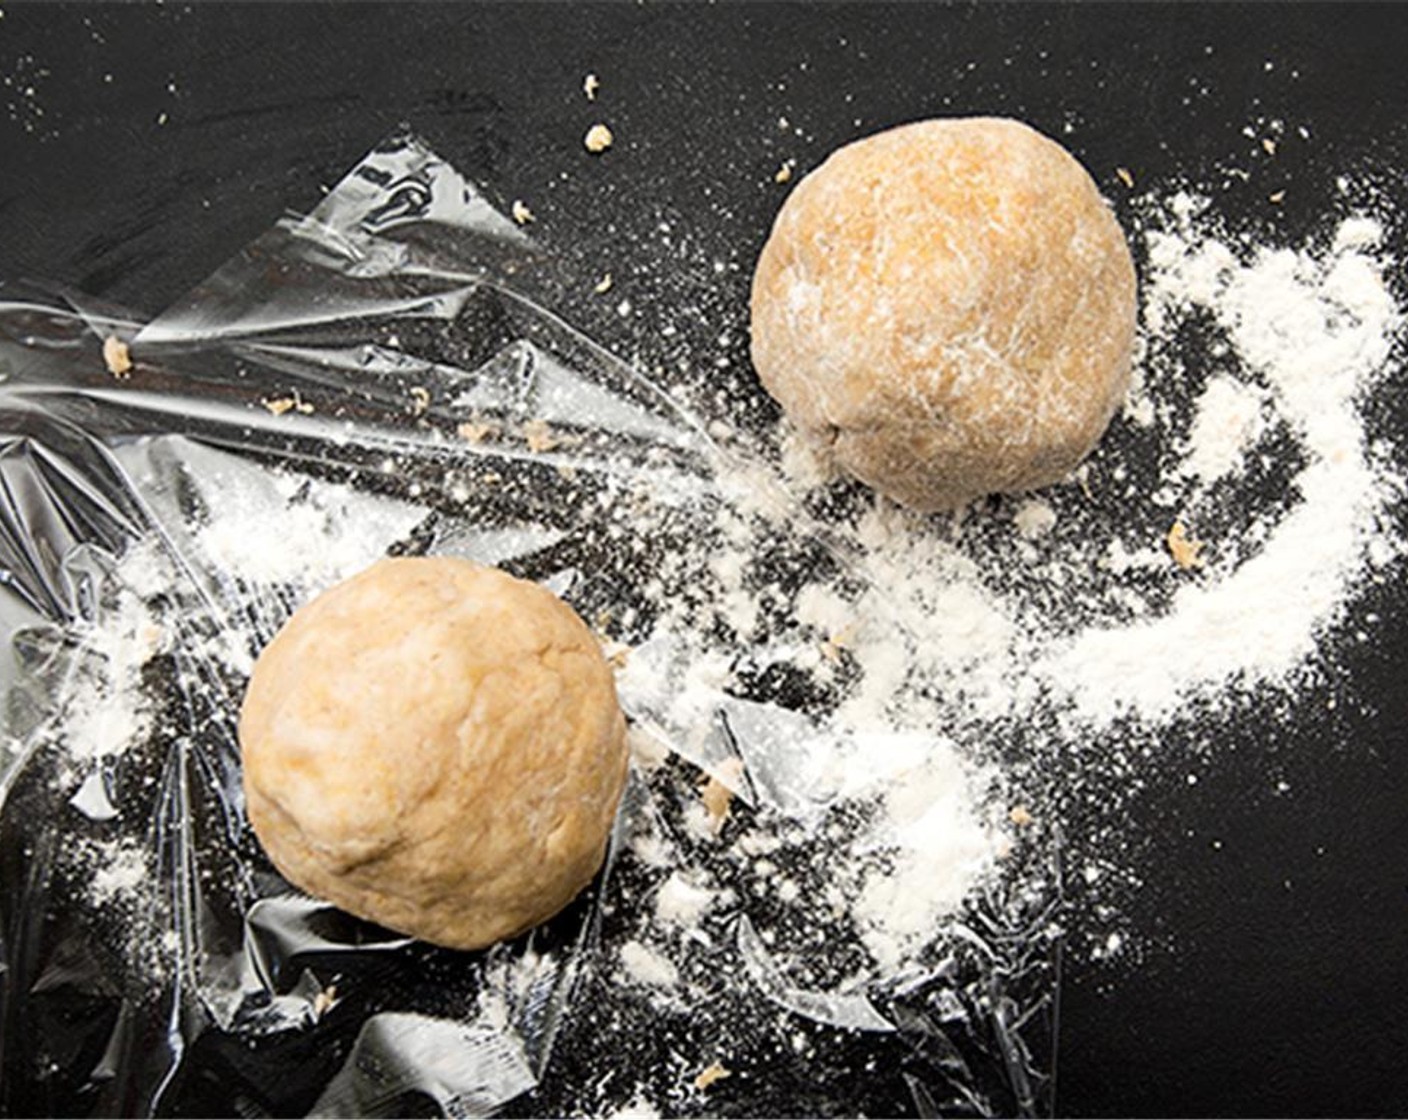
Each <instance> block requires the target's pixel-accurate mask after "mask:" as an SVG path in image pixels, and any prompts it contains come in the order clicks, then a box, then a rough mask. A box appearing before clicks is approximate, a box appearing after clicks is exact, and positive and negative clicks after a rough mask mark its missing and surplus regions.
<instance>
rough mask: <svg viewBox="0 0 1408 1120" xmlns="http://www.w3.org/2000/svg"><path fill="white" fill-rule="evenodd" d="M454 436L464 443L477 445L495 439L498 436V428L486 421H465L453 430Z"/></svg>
mask: <svg viewBox="0 0 1408 1120" xmlns="http://www.w3.org/2000/svg"><path fill="white" fill-rule="evenodd" d="M455 434H456V435H458V436H459V437H460V439H462V440H464V441H465V442H466V443H474V444H479V443H483V442H484V441H485V440H488V439H493V438H495V437H496V436H497V435H498V434H499V426H498V425H497V424H493V423H490V422H489V421H487V420H466V421H465V422H464V423H463V424H461V425H460V426H459V427H458V428H456V429H455Z"/></svg>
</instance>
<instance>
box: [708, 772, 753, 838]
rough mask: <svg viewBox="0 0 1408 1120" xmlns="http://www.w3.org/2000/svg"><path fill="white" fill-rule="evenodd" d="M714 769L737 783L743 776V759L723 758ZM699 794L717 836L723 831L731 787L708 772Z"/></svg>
mask: <svg viewBox="0 0 1408 1120" xmlns="http://www.w3.org/2000/svg"><path fill="white" fill-rule="evenodd" d="M715 769H716V770H717V771H718V774H722V775H723V776H724V777H725V778H728V779H729V780H730V781H731V782H732V783H734V784H737V782H738V780H739V779H740V778H741V777H742V776H743V759H741V758H728V759H725V760H724V761H723V762H721V763H719V765H718V766H717V767H715ZM699 796H700V799H701V800H702V801H703V802H704V808H705V810H706V811H707V812H708V814H709V820H710V821H711V822H712V824H713V826H714V835H715V836H717V835H718V834H719V833H720V832H722V831H723V827H724V821H725V820H726V819H728V807H729V804H730V803H731V802H732V801H733V789H732V788H731V786H730V785H729V784H728V783H726V782H723V781H720V780H719V777H718V776H717V774H710V775H709V778H708V781H706V782H705V783H704V784H703V786H702V787H701V788H700V791H699Z"/></svg>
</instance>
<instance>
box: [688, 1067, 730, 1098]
mask: <svg viewBox="0 0 1408 1120" xmlns="http://www.w3.org/2000/svg"><path fill="white" fill-rule="evenodd" d="M732 1076H733V1071H732V1070H730V1069H727V1068H726V1067H725V1066H724V1065H723V1064H722V1063H720V1062H715V1063H714V1064H713V1065H711V1066H710V1067H709V1068H708V1069H705V1070H702V1071H700V1073H699V1074H698V1075H697V1076H696V1077H695V1079H694V1087H695V1088H696V1089H698V1090H699V1091H700V1092H701V1093H703V1092H707V1091H708V1088H709V1086H710V1085H712V1084H714V1082H716V1081H722V1080H723V1079H724V1078H726V1077H732Z"/></svg>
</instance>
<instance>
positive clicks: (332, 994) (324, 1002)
mask: <svg viewBox="0 0 1408 1120" xmlns="http://www.w3.org/2000/svg"><path fill="white" fill-rule="evenodd" d="M336 1003H337V985H336V984H329V985H328V986H327V987H326V988H324V989H323V990H322V991H321V992H319V993H318V994H317V995H315V996H314V997H313V1018H314V1019H321V1018H322V1017H323V1016H324V1015H326V1014H327V1013H328V1012H329V1011H331V1010H332V1008H333V1005H334V1004H336Z"/></svg>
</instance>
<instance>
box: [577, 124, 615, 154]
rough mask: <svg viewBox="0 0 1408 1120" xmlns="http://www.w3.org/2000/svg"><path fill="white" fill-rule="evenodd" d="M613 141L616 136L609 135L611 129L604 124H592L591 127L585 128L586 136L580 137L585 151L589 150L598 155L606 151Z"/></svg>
mask: <svg viewBox="0 0 1408 1120" xmlns="http://www.w3.org/2000/svg"><path fill="white" fill-rule="evenodd" d="M615 142H616V137H614V136H613V135H611V129H609V128H607V127H606V125H604V124H594V125H592V126H591V128H589V129H587V134H586V136H584V137H582V144H583V145H584V146H585V147H586V149H587V151H589V152H591V153H592V154H593V155H599V154H600V153H602V152H604V151H606V149H607V148H609V147H611V145H612V144H614V143H615Z"/></svg>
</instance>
